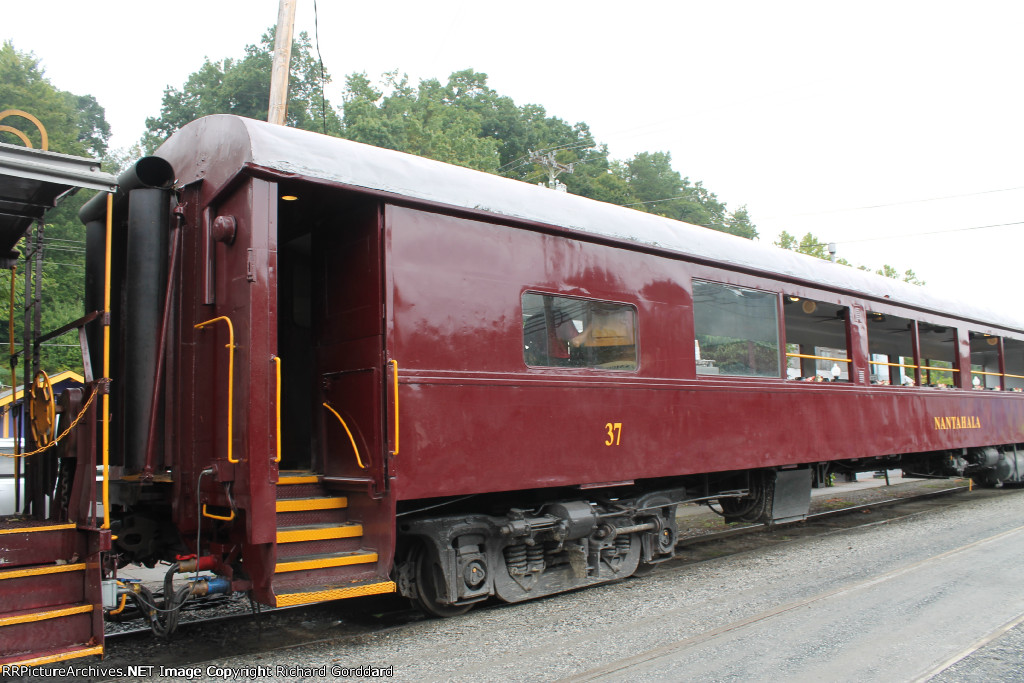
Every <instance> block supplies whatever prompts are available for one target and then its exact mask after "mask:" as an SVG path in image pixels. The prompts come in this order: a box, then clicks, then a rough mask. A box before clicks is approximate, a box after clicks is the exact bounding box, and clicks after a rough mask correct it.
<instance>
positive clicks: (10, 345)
mask: <svg viewBox="0 0 1024 683" xmlns="http://www.w3.org/2000/svg"><path fill="white" fill-rule="evenodd" d="M17 273H18V266H17V265H13V266H11V307H10V309H9V311H8V317H7V354H8V355H9V356H13V355H14V276H15V275H16V274H17ZM11 384H17V382H11ZM17 398H18V397H17V396H15V397H14V399H12V400H11V405H14V401H15V400H17Z"/></svg>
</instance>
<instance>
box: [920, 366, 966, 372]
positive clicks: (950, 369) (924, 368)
mask: <svg viewBox="0 0 1024 683" xmlns="http://www.w3.org/2000/svg"><path fill="white" fill-rule="evenodd" d="M921 369H922V370H938V371H939V372H960V369H959V368H933V367H932V366H930V365H922V366H921Z"/></svg>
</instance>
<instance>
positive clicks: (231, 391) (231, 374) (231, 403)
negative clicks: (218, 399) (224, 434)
mask: <svg viewBox="0 0 1024 683" xmlns="http://www.w3.org/2000/svg"><path fill="white" fill-rule="evenodd" d="M221 321H223V322H225V323H227V326H228V343H227V344H225V345H224V346H225V347H226V348H227V350H228V462H230V463H232V464H234V463H238V462H240V461H239V460H237V459H235V458H234V457H232V456H233V455H234V453H233V451H232V443H231V442H232V441H233V440H234V412H235V410H234V409H235V326H234V325H232V324H231V318H229V317H227V316H226V315H222V316H219V317H217V318H211V319H210V320H206V321H204V322H201V323H199V324H198V325H195V326H194V327H195V329H197V330H201V329H203V328H204V327H206V326H207V325H212V324H213V323H216V322H221Z"/></svg>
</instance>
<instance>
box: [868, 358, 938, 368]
mask: <svg viewBox="0 0 1024 683" xmlns="http://www.w3.org/2000/svg"><path fill="white" fill-rule="evenodd" d="M868 365H887V366H889V367H890V368H911V369H913V368H916V367H918V366H916V365H904V364H902V363H883V362H881V361H875V360H869V361H868ZM921 367H924V366H923V365H922V366H921Z"/></svg>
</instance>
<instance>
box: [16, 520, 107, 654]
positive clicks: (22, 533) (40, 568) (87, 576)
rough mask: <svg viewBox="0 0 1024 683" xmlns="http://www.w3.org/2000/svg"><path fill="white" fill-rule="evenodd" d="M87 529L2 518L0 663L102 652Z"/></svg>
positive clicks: (94, 569)
mask: <svg viewBox="0 0 1024 683" xmlns="http://www.w3.org/2000/svg"><path fill="white" fill-rule="evenodd" d="M85 533H86V532H81V531H79V530H78V529H77V528H76V527H75V525H73V524H53V523H46V522H36V521H32V520H10V519H8V520H2V522H0V567H2V569H0V664H19V665H35V664H46V663H50V662H59V661H66V660H68V659H74V658H77V657H86V656H89V655H102V654H103V606H102V604H101V600H100V595H99V580H100V579H99V567H98V564H97V563H96V562H89V561H86V559H87V558H85V557H84V553H85V545H86V544H85V542H84V536H85ZM29 562H30V563H29Z"/></svg>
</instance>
